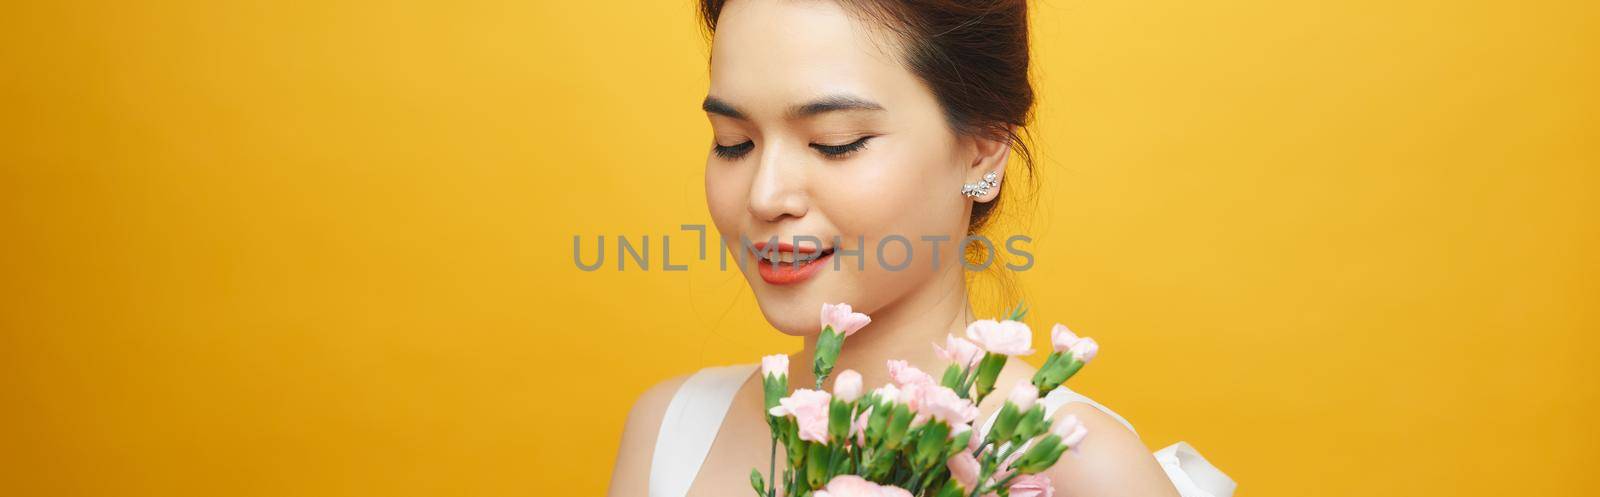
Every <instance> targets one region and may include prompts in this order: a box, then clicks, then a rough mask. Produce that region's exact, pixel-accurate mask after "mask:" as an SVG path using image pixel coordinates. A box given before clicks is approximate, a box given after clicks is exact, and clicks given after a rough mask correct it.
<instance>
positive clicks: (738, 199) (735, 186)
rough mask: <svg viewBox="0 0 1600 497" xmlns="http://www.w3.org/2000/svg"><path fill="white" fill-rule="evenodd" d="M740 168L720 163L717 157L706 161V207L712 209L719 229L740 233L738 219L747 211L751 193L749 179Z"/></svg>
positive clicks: (712, 215) (724, 231) (713, 219)
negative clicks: (743, 175) (748, 197)
mask: <svg viewBox="0 0 1600 497" xmlns="http://www.w3.org/2000/svg"><path fill="white" fill-rule="evenodd" d="M740 174H741V171H740V170H739V169H738V168H734V167H728V166H727V165H726V164H719V163H717V162H716V159H711V160H710V161H709V162H707V163H706V208H707V209H709V210H710V211H711V221H712V222H713V223H715V224H716V225H717V231H720V232H722V233H725V234H734V235H737V234H738V224H737V220H738V219H739V216H740V214H741V213H743V212H745V196H746V195H747V194H749V192H750V188H749V185H750V184H749V179H748V178H744V177H741V176H740Z"/></svg>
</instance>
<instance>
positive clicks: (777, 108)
mask: <svg viewBox="0 0 1600 497" xmlns="http://www.w3.org/2000/svg"><path fill="white" fill-rule="evenodd" d="M895 47H896V45H895V44H894V42H893V40H892V38H890V37H887V36H884V35H882V34H880V33H878V32H876V31H875V30H873V29H872V28H870V27H869V26H868V25H866V24H863V23H862V22H861V21H860V20H858V19H857V18H856V17H855V16H853V15H852V14H851V13H850V12H848V11H846V10H844V9H843V8H841V7H840V6H839V5H836V4H834V3H832V2H822V1H814V2H798V1H764V0H742V1H733V2H728V3H727V5H726V6H725V7H724V9H723V11H722V13H721V17H720V18H719V20H718V24H717V33H716V35H715V38H714V41H713V42H712V49H711V87H710V90H709V92H708V95H707V98H706V111H707V116H708V117H709V118H710V120H711V127H712V130H713V132H714V134H715V142H716V143H715V144H714V145H713V148H712V150H711V152H710V153H709V154H708V155H707V158H706V202H707V204H708V205H709V206H710V210H711V216H712V218H713V221H714V222H715V223H716V225H717V229H718V231H720V232H721V234H722V237H723V242H724V243H725V244H726V245H727V248H728V250H729V252H730V255H729V257H730V258H731V259H736V258H738V257H739V256H740V255H741V254H743V255H744V256H745V257H746V258H747V259H748V260H749V261H750V262H749V263H747V264H745V265H744V267H743V274H744V275H745V278H746V279H747V280H748V281H749V283H750V286H751V288H753V289H754V291H755V295H756V298H757V300H758V301H759V303H760V306H761V311H762V313H763V314H765V315H766V318H767V320H768V321H769V322H771V323H772V325H773V326H775V327H776V328H778V329H779V330H781V331H783V332H784V333H788V334H791V335H805V334H813V333H816V332H817V331H818V320H817V318H818V315H817V312H818V309H819V307H820V305H821V304H822V303H824V302H830V303H832V302H844V303H849V304H851V305H853V306H855V308H856V310H858V311H862V312H868V313H871V312H874V311H876V310H878V309H880V308H882V307H883V306H885V305H887V304H890V303H894V302H897V301H898V300H899V299H900V298H901V297H904V296H905V295H907V294H908V293H909V292H911V291H913V290H915V289H922V288H925V287H926V286H927V285H928V284H930V283H933V282H934V277H935V276H936V275H937V274H940V273H943V274H946V275H948V274H949V273H950V272H952V271H953V272H954V273H955V275H956V279H954V280H941V281H960V280H959V276H960V271H961V270H962V269H961V265H960V259H959V253H958V252H957V251H956V250H954V248H955V247H956V246H957V245H958V242H959V241H960V240H961V238H962V237H963V236H964V235H965V234H966V228H967V219H968V216H969V215H970V207H971V204H970V202H969V201H968V200H967V199H966V198H964V197H962V196H961V194H960V190H961V185H962V184H963V183H964V182H970V181H976V179H977V178H978V177H981V176H982V174H983V170H982V169H980V168H983V167H985V166H984V165H983V164H981V162H983V161H981V160H980V156H981V155H984V150H983V149H982V148H981V147H982V146H983V145H982V144H975V143H974V140H971V139H964V138H962V137H959V136H958V135H956V134H955V133H954V132H953V131H952V130H951V128H950V127H949V125H948V124H947V121H946V119H945V116H944V114H943V112H942V111H941V109H940V107H939V104H938V102H937V101H936V100H935V97H934V95H933V94H932V93H931V92H930V91H929V90H928V88H927V87H925V86H924V85H923V84H922V83H921V82H920V81H919V80H918V79H917V77H916V76H915V75H913V74H912V73H911V72H910V70H909V69H907V68H906V66H905V65H904V64H902V56H901V54H900V53H899V52H898V49H896V48H895ZM989 155H993V154H992V153H991V154H989ZM999 155H1000V157H1001V158H1000V159H999V161H1000V162H999V163H998V165H1000V166H1003V164H1004V155H1005V153H1004V152H1002V153H1000V154H999ZM995 165H996V164H994V163H992V162H991V163H989V164H988V168H989V169H991V170H992V169H993V168H994V167H993V166H995ZM796 236H809V237H814V239H802V240H800V241H799V242H798V243H796V241H795V238H794V237H796ZM771 237H777V238H778V240H779V242H780V244H779V245H777V246H776V248H777V250H778V252H777V254H776V255H777V256H778V257H780V259H782V260H792V259H793V258H795V257H799V258H801V259H802V260H803V259H805V258H807V257H820V258H818V259H815V260H814V261H812V262H810V263H809V264H805V265H803V266H802V267H798V268H796V267H795V264H793V263H785V262H779V263H777V264H771V263H768V262H765V260H764V259H762V258H763V257H766V255H757V254H753V253H752V252H751V251H750V249H749V248H748V247H747V245H746V244H745V242H742V241H741V240H748V241H749V242H750V243H753V244H758V249H760V248H766V249H768V250H771V249H773V248H774V247H772V246H766V247H762V245H766V243H767V242H770V238H771ZM893 237H900V238H903V240H904V242H903V243H902V242H901V241H900V240H896V239H893ZM928 237H933V238H938V237H943V240H944V241H942V242H933V241H928ZM886 240H887V241H886ZM880 243H882V248H881V259H880ZM789 244H792V245H794V246H797V247H798V248H791V246H790V245H789ZM935 248H937V250H938V252H939V253H938V267H937V268H935V267H934V260H933V257H934V253H933V251H934V250H935ZM813 250H814V251H813ZM847 252H848V254H847ZM907 257H910V258H911V259H910V261H909V264H904V262H905V261H907ZM757 260H762V262H755V261H757ZM900 265H904V266H905V267H904V268H903V269H899V270H894V269H895V266H900ZM835 267H837V268H838V269H837V270H835ZM955 289H956V288H952V289H950V290H955Z"/></svg>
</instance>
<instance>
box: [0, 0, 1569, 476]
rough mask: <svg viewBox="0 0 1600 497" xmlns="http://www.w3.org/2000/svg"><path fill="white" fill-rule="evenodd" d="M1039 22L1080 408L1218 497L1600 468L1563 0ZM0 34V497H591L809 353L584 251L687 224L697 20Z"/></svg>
mask: <svg viewBox="0 0 1600 497" xmlns="http://www.w3.org/2000/svg"><path fill="white" fill-rule="evenodd" d="M1036 5H1037V7H1036V11H1035V14H1034V28H1035V32H1034V38H1035V40H1036V43H1037V45H1036V61H1037V64H1036V69H1037V71H1036V76H1037V85H1038V90H1039V93H1040V95H1041V97H1040V101H1039V103H1040V106H1039V112H1038V117H1039V119H1038V128H1037V135H1036V136H1037V137H1038V141H1039V152H1040V156H1041V157H1042V159H1043V165H1044V169H1045V172H1044V178H1043V180H1044V184H1043V188H1042V190H1041V194H1040V197H1039V208H1038V210H1037V212H1036V213H1034V214H1033V215H1031V216H1030V218H1031V220H1032V225H1031V226H1032V231H1031V232H1032V234H1033V235H1034V237H1035V240H1036V241H1035V243H1034V245H1033V252H1034V254H1035V257H1036V263H1037V264H1036V266H1035V267H1034V269H1033V270H1032V271H1030V272H1027V273H1025V274H1023V275H1022V276H1021V278H1020V280H1021V283H1022V285H1023V288H1025V290H1026V292H1027V295H1028V299H1029V301H1030V302H1032V303H1034V308H1035V312H1034V314H1033V315H1031V316H1030V318H1031V319H1030V320H1031V321H1032V324H1033V325H1034V326H1035V329H1036V330H1038V331H1040V333H1041V336H1042V333H1043V330H1044V329H1046V328H1047V326H1048V325H1049V323H1050V322H1053V321H1065V322H1068V323H1070V324H1071V325H1072V326H1073V327H1074V328H1076V329H1078V330H1080V331H1083V332H1085V333H1088V334H1092V335H1094V336H1096V337H1097V338H1099V339H1100V340H1101V342H1102V343H1103V344H1104V347H1105V349H1104V353H1103V354H1102V355H1101V357H1100V358H1099V359H1098V360H1097V361H1096V363H1095V364H1094V366H1093V367H1092V368H1090V369H1089V370H1087V371H1086V373H1085V374H1083V375H1081V376H1080V377H1079V378H1077V379H1075V380H1074V383H1075V385H1077V387H1078V388H1079V389H1080V390H1082V391H1085V392H1087V393H1089V394H1090V395H1092V396H1094V397H1096V398H1097V399H1099V400H1102V401H1104V402H1105V403H1107V404H1109V405H1111V406H1112V407H1114V408H1116V409H1117V410H1118V411H1120V412H1121V413H1122V414H1125V415H1127V416H1128V417H1129V418H1130V419H1131V420H1132V421H1133V422H1134V423H1135V424H1136V425H1137V426H1138V427H1139V429H1140V431H1141V434H1142V435H1143V437H1144V439H1145V440H1146V442H1147V443H1149V444H1150V445H1151V446H1152V447H1153V448H1154V447H1159V446H1163V445H1166V444H1167V443H1170V442H1173V441H1176V440H1179V439H1184V440H1188V441H1190V442H1192V443H1194V444H1195V445H1196V446H1198V447H1199V448H1200V450H1201V451H1202V452H1203V453H1204V454H1205V455H1206V456H1208V457H1209V458H1210V459H1211V460H1213V461H1214V462H1216V463H1217V464H1219V465H1220V466H1221V467H1222V468H1224V469H1225V470H1226V471H1228V472H1229V473H1230V474H1232V475H1233V476H1234V477H1235V478H1237V479H1238V480H1239V481H1240V482H1242V486H1241V493H1240V495H1245V496H1249V495H1295V496H1323V495H1326V496H1333V495H1351V494H1363V495H1428V494H1432V495H1496V494H1505V495H1581V494H1592V492H1593V489H1594V488H1596V486H1597V485H1600V476H1596V475H1597V474H1600V473H1596V472H1595V470H1594V468H1595V466H1596V464H1597V462H1600V461H1597V460H1596V456H1595V453H1596V450H1597V449H1600V432H1597V429H1596V428H1595V425H1594V423H1595V421H1596V419H1600V416H1597V413H1596V409H1595V408H1596V405H1597V403H1600V389H1597V382H1596V379H1597V378H1596V377H1597V374H1596V371H1597V370H1596V368H1595V366H1594V360H1593V357H1594V355H1595V354H1594V352H1593V349H1594V348H1595V347H1596V345H1600V343H1597V342H1600V340H1597V338H1596V334H1597V332H1600V312H1597V305H1596V304H1600V283H1597V282H1600V262H1597V259H1596V257H1595V255H1594V254H1595V253H1597V251H1600V228H1597V225H1596V222H1595V216H1596V214H1597V213H1600V209H1597V207H1600V205H1597V203H1600V200H1597V194H1600V191H1597V190H1600V172H1597V169H1600V168H1597V165H1600V164H1597V163H1600V150H1597V145H1596V143H1597V141H1596V138H1597V130H1600V122H1597V119H1600V117H1597V116H1600V105H1597V104H1600V101H1597V100H1600V92H1597V90H1596V89H1597V88H1600V73H1597V67H1596V66H1597V63H1596V61H1597V60H1600V53H1597V33H1600V22H1597V20H1600V15H1597V9H1596V4H1595V3H1594V2H1588V1H1570V2H1561V1H1540V2H1511V1H1502V2H1428V1H1407V2H1391V1H1325V2H1284V1H1267V0H1252V1H1227V2H1185V1H1174V0H1157V1H1148V2H1112V1H1100V2H1092V1H1062V0H1053V1H1049V2H1041V3H1037V4H1036ZM4 11H5V13H4V14H3V15H0V42H3V43H0V61H3V68H0V69H3V70H0V105H3V108H4V110H3V112H0V116H3V117H0V494H4V495H29V496H31V495H118V496H138V495H162V496H175V495H241V496H242V495H273V496H282V495H308V496H309V495H319V496H320V495H328V496H333V495H348V496H367V495H594V494H599V493H601V492H602V491H603V489H604V488H605V485H606V481H607V478H608V475H609V470H610V464H611V459H612V456H613V450H614V447H615V443H616V442H617V439H618V435H619V430H620V428H621V425H622V419H623V416H624V413H625V410H626V408H627V406H628V405H629V403H630V402H631V400H632V398H633V397H634V396H635V395H637V394H638V393H640V392H641V391H642V390H643V389H645V388H646V387H647V386H649V385H651V384H653V383H654V382H656V381H658V380H660V379H662V378H665V377H667V376H670V375H676V374H682V373H686V372H689V371H692V370H694V369H695V368H698V367H701V366H706V365H712V364H728V363H739V362H750V361H753V360H755V359H756V357H757V356H759V355H761V354H766V353H773V352H778V351H785V350H791V349H793V348H794V347H795V346H796V344H795V342H793V341H792V340H787V339H783V338H780V337H779V336H778V335H777V334H776V333H774V332H771V331H770V330H769V329H768V328H767V327H766V325H765V324H764V322H763V321H762V319H761V317H760V315H759V312H758V311H757V310H756V307H755V305H754V303H753V301H752V300H751V296H750V293H749V291H748V289H747V288H746V287H745V284H744V283H743V282H742V281H741V280H740V279H739V278H738V277H737V275H736V274H734V273H731V272H719V271H716V270H715V265H714V264H710V265H708V264H706V263H694V264H693V265H692V266H691V270H690V271H687V272H681V273H668V272H662V271H659V266H655V267H653V268H652V270H651V271H648V272H645V271H638V270H637V269H636V268H632V267H630V268H629V270H628V271H620V272H619V271H617V270H615V268H614V267H608V268H607V269H605V270H602V271H599V272H594V273H584V272H580V271H578V270H577V269H575V267H574V264H573V261H572V256H571V251H572V237H573V236H574V235H583V236H585V237H586V239H589V240H592V238H593V237H594V236H599V235H604V236H606V237H608V242H610V243H614V241H615V240H614V238H611V237H614V236H616V235H627V236H629V237H631V238H633V239H634V240H635V241H637V239H638V238H639V237H641V236H644V235H649V236H650V237H651V243H652V258H653V259H654V258H658V257H659V249H660V245H659V243H660V236H661V235H664V234H666V235H675V236H674V237H673V240H672V245H673V254H674V255H673V257H674V259H675V262H684V261H685V260H686V258H688V257H689V256H690V255H692V254H693V253H694V251H695V246H694V245H693V244H692V243H690V241H689V239H690V238H692V236H691V234H687V233H680V232H679V231H678V228H677V226H678V225H679V224H682V223H707V224H709V218H708V216H707V214H706V212H705V206H704V201H703V196H702V186H701V168H702V167H703V163H704V156H705V153H706V148H707V147H708V145H709V133H708V126H707V125H706V123H705V119H704V117H703V115H702V114H701V112H700V111H699V110H698V109H697V106H698V103H699V100H700V98H701V97H702V96H703V94H704V93H703V92H704V89H705V86H706V69H705V60H704V58H705V55H706V48H705V45H704V42H703V40H702V39H701V37H700V33H699V32H698V30H697V28H696V21H695V18H694V15H693V13H692V8H691V6H690V3H689V2H686V1H683V0H671V1H639V2H623V3H619V2H583V1H561V2H540V1H534V2H527V1H522V2H483V1H470V2H435V3H432V4H410V3H407V4H392V3H390V2H250V3H248V4H247V3H246V2H192V3H179V2H26V3H18V4H16V5H9V6H7V7H6V8H5V9H4ZM955 187H956V185H951V194H952V195H953V194H955V193H956V192H955ZM610 247H614V245H610ZM613 257H614V254H613ZM614 260H615V259H614V258H613V259H608V264H609V262H610V261H614ZM655 263H656V264H659V260H657V261H656V262H655ZM1035 360H1037V358H1035Z"/></svg>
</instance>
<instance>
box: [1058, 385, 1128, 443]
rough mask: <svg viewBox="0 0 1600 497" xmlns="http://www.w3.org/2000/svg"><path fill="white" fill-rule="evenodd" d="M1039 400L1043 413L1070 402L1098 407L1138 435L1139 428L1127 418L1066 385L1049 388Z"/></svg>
mask: <svg viewBox="0 0 1600 497" xmlns="http://www.w3.org/2000/svg"><path fill="white" fill-rule="evenodd" d="M1039 402H1043V403H1044V412H1045V415H1051V414H1055V413H1056V409H1060V408H1061V406H1064V405H1067V404H1071V403H1073V402H1082V403H1085V404H1089V405H1090V406H1094V408H1095V409H1099V410H1100V412H1103V413H1106V415H1108V416H1111V419H1115V420H1117V422H1118V423H1122V426H1126V427H1128V431H1131V432H1133V434H1134V436H1138V435H1139V430H1135V429H1133V424H1132V423H1129V422H1128V420H1127V419H1124V418H1123V417H1122V415H1121V414H1117V413H1116V411H1112V410H1111V408H1109V407H1106V406H1105V405H1103V404H1101V403H1099V402H1095V401H1094V399H1091V398H1089V397H1088V396H1086V395H1084V394H1081V393H1078V392H1074V391H1072V389H1070V388H1067V386H1066V385H1062V386H1059V387H1056V389H1055V390H1051V391H1050V393H1048V394H1046V395H1045V396H1044V398H1042V399H1039Z"/></svg>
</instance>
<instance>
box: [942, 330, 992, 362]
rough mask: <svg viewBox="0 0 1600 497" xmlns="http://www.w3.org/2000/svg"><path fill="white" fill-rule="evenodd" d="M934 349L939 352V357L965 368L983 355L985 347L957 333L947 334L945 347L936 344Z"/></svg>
mask: <svg viewBox="0 0 1600 497" xmlns="http://www.w3.org/2000/svg"><path fill="white" fill-rule="evenodd" d="M933 350H934V351H935V352H938V354H939V357H943V358H944V359H945V360H947V361H950V362H953V363H956V364H958V365H960V366H961V367H964V368H965V367H971V366H973V365H974V364H975V363H977V361H978V359H979V358H980V357H982V356H983V349H981V348H978V344H975V343H972V342H971V341H969V340H967V339H965V338H961V337H958V336H955V335H945V337H944V348H939V345H938V344H934V345H933Z"/></svg>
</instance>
